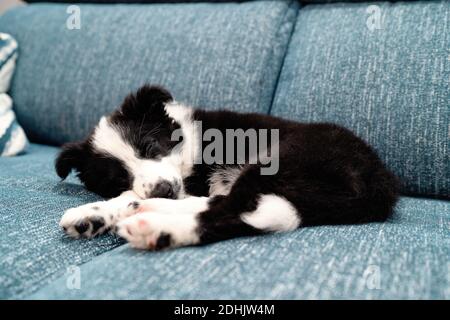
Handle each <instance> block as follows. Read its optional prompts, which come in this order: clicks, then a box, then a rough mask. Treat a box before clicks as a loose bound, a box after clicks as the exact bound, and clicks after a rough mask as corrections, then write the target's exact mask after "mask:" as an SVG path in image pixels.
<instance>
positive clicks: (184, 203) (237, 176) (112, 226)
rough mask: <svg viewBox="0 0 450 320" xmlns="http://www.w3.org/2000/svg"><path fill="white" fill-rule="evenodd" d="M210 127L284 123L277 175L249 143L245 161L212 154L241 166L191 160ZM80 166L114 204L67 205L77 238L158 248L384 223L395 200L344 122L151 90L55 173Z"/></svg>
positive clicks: (68, 149) (384, 173)
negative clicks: (108, 236)
mask: <svg viewBox="0 0 450 320" xmlns="http://www.w3.org/2000/svg"><path fill="white" fill-rule="evenodd" d="M198 123H200V124H201V126H198V125H196V124H198ZM211 129H212V130H213V132H215V133H218V134H223V136H226V133H227V132H228V130H230V129H234V130H237V129H239V130H243V131H245V130H248V129H255V130H266V131H267V130H277V133H278V141H275V143H273V141H272V143H271V144H268V145H267V147H266V150H265V151H267V153H268V154H270V155H271V156H272V157H273V156H276V159H277V161H278V168H277V171H276V173H275V174H263V171H262V169H264V168H265V167H267V163H265V164H263V162H262V161H260V160H256V161H252V159H254V158H255V156H256V154H255V152H254V151H253V152H251V149H254V148H251V146H250V145H246V146H245V148H244V149H245V152H246V153H249V154H246V155H245V156H244V157H243V159H244V161H240V162H239V161H237V160H239V159H238V156H239V154H235V152H234V151H236V150H237V149H238V148H239V147H240V146H239V145H238V146H234V147H232V148H231V149H230V148H228V147H226V146H225V145H224V146H222V147H219V148H217V149H216V150H215V152H216V153H217V154H220V153H223V155H224V157H226V158H227V159H229V158H231V159H232V160H235V162H234V163H232V162H233V161H226V163H225V161H218V163H209V162H208V163H206V161H194V160H195V159H198V158H199V156H200V158H201V157H202V156H203V155H204V152H205V151H207V150H206V149H207V148H210V143H211V140H212V139H211V137H209V139H208V138H207V137H206V135H205V136H204V134H205V133H206V132H207V130H210V132H211ZM177 132H178V134H176V133H177ZM174 136H177V137H178V138H177V139H175V141H174V139H173V137H174ZM259 139H260V140H261V137H259ZM207 140H209V141H207ZM208 146H209V147H208ZM261 151H262V150H259V151H258V152H261ZM230 152H231V153H233V155H231V157H228V156H229V155H230ZM217 154H216V155H217ZM241 160H242V157H241ZM72 169H74V170H75V171H76V172H77V175H78V177H79V179H80V180H81V181H82V182H83V183H84V185H85V186H86V188H87V189H88V190H91V191H93V192H95V193H97V194H99V195H101V196H103V197H105V198H112V199H110V200H107V201H100V202H96V203H91V204H87V205H83V206H80V207H78V208H73V209H69V210H67V211H66V212H65V214H64V215H63V217H62V219H61V222H60V225H61V227H62V228H63V229H64V231H65V232H66V233H67V234H68V235H70V236H73V237H75V238H78V237H88V238H90V237H94V236H96V235H99V234H102V233H105V232H107V231H111V232H115V233H116V234H118V235H119V236H121V237H123V238H125V239H126V240H127V241H128V242H129V243H130V244H131V245H132V246H133V247H135V248H141V249H152V250H157V249H163V248H168V247H179V246H187V245H201V244H207V243H211V242H216V241H220V240H225V239H230V238H234V237H241V236H253V235H260V234H265V233H269V232H283V231H291V230H295V229H296V228H298V227H303V226H314V225H324V224H355V223H366V222H381V221H385V220H386V219H387V218H388V217H389V216H390V214H391V213H392V211H393V208H394V205H395V203H396V200H397V197H398V196H397V180H396V178H395V177H394V176H393V175H392V174H391V173H390V172H389V171H388V170H387V169H386V168H385V166H384V165H383V163H382V162H381V161H380V159H379V158H378V156H377V155H376V153H375V152H374V151H373V150H372V149H371V148H370V147H369V146H368V145H367V144H366V143H365V142H364V141H362V140H361V139H359V138H358V137H356V136H355V135H354V134H353V133H352V132H350V131H349V130H347V129H345V128H342V127H339V126H337V125H334V124H328V123H315V124H304V123H297V122H293V121H288V120H283V119H280V118H275V117H271V116H267V115H262V114H249V113H236V112H230V111H204V110H199V109H193V108H190V107H187V106H184V105H182V104H179V103H177V102H175V101H174V100H173V98H172V96H171V95H170V93H169V92H168V91H166V90H165V89H163V88H161V87H156V86H148V85H146V86H144V87H142V88H140V89H139V90H138V91H137V93H136V94H130V95H129V96H127V97H126V99H125V101H124V102H123V104H122V106H121V107H120V108H119V109H118V110H117V111H115V112H113V113H112V114H111V115H109V116H106V117H103V118H101V120H100V122H99V123H98V125H97V126H96V127H95V129H94V130H93V131H92V133H91V134H90V135H89V136H88V137H87V139H86V140H84V141H81V142H74V143H67V144H65V145H64V146H63V148H62V151H61V153H60V154H59V156H58V158H57V159H56V171H57V173H58V175H59V176H60V177H61V178H63V179H64V178H66V177H67V176H68V174H69V173H70V172H71V171H72Z"/></svg>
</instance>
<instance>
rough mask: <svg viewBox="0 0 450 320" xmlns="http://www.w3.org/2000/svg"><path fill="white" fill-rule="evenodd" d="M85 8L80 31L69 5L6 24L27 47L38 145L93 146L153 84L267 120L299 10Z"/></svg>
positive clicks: (24, 57) (24, 117) (24, 54)
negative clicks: (132, 98) (106, 120)
mask: <svg viewBox="0 0 450 320" xmlns="http://www.w3.org/2000/svg"><path fill="white" fill-rule="evenodd" d="M80 8H81V29H80V30H77V29H75V30H69V29H68V28H67V27H66V20H67V18H68V17H69V15H68V14H67V13H66V9H67V5H62V4H35V5H29V6H26V7H21V8H18V9H14V10H11V11H8V12H6V14H5V15H3V16H2V17H1V18H0V30H4V31H8V32H9V33H11V34H12V35H13V36H14V37H16V39H17V40H18V41H19V43H21V59H20V61H19V63H18V65H17V73H16V76H15V77H14V80H13V83H12V88H11V93H12V96H13V98H14V100H15V109H16V112H17V117H18V119H19V121H20V123H21V124H22V126H23V127H24V129H25V131H26V132H27V134H28V136H29V138H30V139H31V140H34V141H41V142H48V143H62V142H65V141H68V140H74V139H77V138H81V137H84V136H85V135H86V134H87V133H88V131H89V130H90V129H91V128H92V126H93V125H94V124H95V123H96V122H97V121H98V120H99V117H100V116H101V115H102V114H104V113H105V112H108V111H111V110H113V109H114V108H116V107H117V106H118V104H119V103H120V102H121V101H122V99H123V98H124V97H125V95H126V94H128V93H129V92H130V91H131V90H135V89H137V88H138V87H139V86H141V85H142V84H144V83H145V82H150V83H158V84H162V85H164V86H166V87H167V88H169V90H171V92H172V93H173V94H174V96H175V97H176V99H177V100H180V101H185V102H188V103H191V104H194V105H196V106H206V107H211V108H229V109H235V110H247V111H260V112H267V111H268V109H269V107H270V104H271V101H272V97H273V93H274V90H275V85H276V80H277V77H278V74H279V70H280V67H281V63H282V59H283V57H284V54H285V49H286V46H287V42H288V39H289V37H290V35H291V31H292V28H293V25H294V22H295V18H296V14H297V9H298V4H297V3H296V2H295V1H267V2H266V1H263V2H258V1H257V2H249V3H242V4H237V3H223V4H208V3H198V4H178V5H171V4H165V5H164V4H162V5H143V6H140V5H81V6H80ZM24 21H26V23H24ZM43 35H45V36H43Z"/></svg>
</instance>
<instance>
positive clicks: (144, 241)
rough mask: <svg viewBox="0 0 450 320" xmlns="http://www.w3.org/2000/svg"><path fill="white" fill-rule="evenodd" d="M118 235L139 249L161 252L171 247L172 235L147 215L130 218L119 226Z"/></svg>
mask: <svg viewBox="0 0 450 320" xmlns="http://www.w3.org/2000/svg"><path fill="white" fill-rule="evenodd" d="M117 234H118V235H119V236H121V237H122V238H124V239H125V240H127V241H128V242H129V243H130V245H131V246H132V247H134V248H137V249H145V250H161V249H164V248H168V247H170V246H171V238H172V237H171V235H170V234H169V233H168V232H164V231H162V230H161V226H158V222H157V221H155V219H152V220H151V218H150V217H149V216H148V215H147V214H145V217H142V215H139V216H136V217H130V218H128V219H126V220H124V221H123V222H121V223H119V224H118V225H117Z"/></svg>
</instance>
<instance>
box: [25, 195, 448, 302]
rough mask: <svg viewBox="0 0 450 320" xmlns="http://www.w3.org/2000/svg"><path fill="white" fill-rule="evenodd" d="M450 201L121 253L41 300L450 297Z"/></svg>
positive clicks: (411, 202) (406, 201)
mask: <svg viewBox="0 0 450 320" xmlns="http://www.w3.org/2000/svg"><path fill="white" fill-rule="evenodd" d="M449 225H450V202H448V201H438V200H426V199H417V198H406V197H405V198H402V199H401V201H400V202H399V204H398V207H397V210H396V213H395V215H394V216H393V217H392V219H391V220H389V221H388V222H386V223H374V224H366V225H358V226H325V227H314V228H304V229H299V230H297V231H295V232H291V233H285V234H275V235H268V236H263V237H255V238H242V239H234V240H230V241H225V242H221V243H216V244H213V245H209V246H206V247H190V248H181V249H176V250H170V251H165V252H156V253H154V252H146V251H137V250H134V249H131V248H130V247H129V246H128V245H125V246H121V247H119V248H116V249H114V250H112V251H109V252H107V253H104V254H102V255H101V256H98V257H96V258H95V259H93V260H91V261H90V262H87V263H86V264H84V265H82V266H81V269H80V270H79V271H80V275H81V277H80V279H81V281H80V289H79V290H71V289H69V288H68V287H67V286H66V281H67V277H66V276H62V277H61V278H59V279H57V280H56V281H54V282H52V283H51V284H49V285H47V286H46V287H45V288H43V289H42V290H40V291H38V292H36V293H35V294H34V295H32V296H30V298H34V299H48V298H50V299H66V298H69V299H199V298H200V299H344V298H346V299H375V298H379V299H414V298H415V299H417V298H418V299H448V298H450V284H449V282H448V273H449V268H450V264H449V261H448V257H449V256H450V246H449V241H450V238H449V237H450V236H449V232H448V227H449Z"/></svg>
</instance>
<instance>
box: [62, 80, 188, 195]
mask: <svg viewBox="0 0 450 320" xmlns="http://www.w3.org/2000/svg"><path fill="white" fill-rule="evenodd" d="M171 101H172V96H171V95H170V93H169V92H168V91H166V90H165V89H163V88H160V87H155V86H144V87H142V88H141V89H139V90H138V91H137V93H136V94H130V95H129V96H127V97H126V98H125V100H124V102H123V104H122V106H121V107H120V108H119V109H118V110H117V111H115V112H114V113H112V114H111V115H109V116H107V117H103V118H102V119H101V120H100V122H99V123H98V125H97V126H96V127H95V129H94V130H93V132H92V133H91V134H90V136H89V137H88V138H87V139H86V140H85V141H81V142H73V143H67V144H65V145H64V146H63V148H62V151H61V153H60V154H59V156H58V158H57V159H56V163H55V167H56V172H57V173H58V175H59V176H60V177H61V178H63V179H65V178H66V177H67V176H68V174H69V173H70V172H71V171H72V169H74V170H75V171H76V172H77V175H78V177H79V179H80V180H81V181H82V182H83V183H84V184H85V186H86V188H87V189H88V190H91V191H93V192H95V193H97V194H99V195H101V196H103V197H108V198H109V197H116V196H118V195H119V194H120V193H122V192H123V191H127V190H133V191H134V192H136V193H137V194H138V195H139V196H140V197H142V198H149V197H163V198H177V197H178V195H179V193H180V191H181V189H182V173H181V166H180V158H179V157H180V152H179V150H177V148H176V145H177V144H178V143H179V142H180V140H181V139H180V140H178V141H173V140H172V139H171V138H172V134H173V133H174V131H175V130H180V124H179V123H178V122H177V121H176V120H175V119H173V118H171V117H169V115H168V114H167V111H166V104H168V103H170V102H171Z"/></svg>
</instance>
